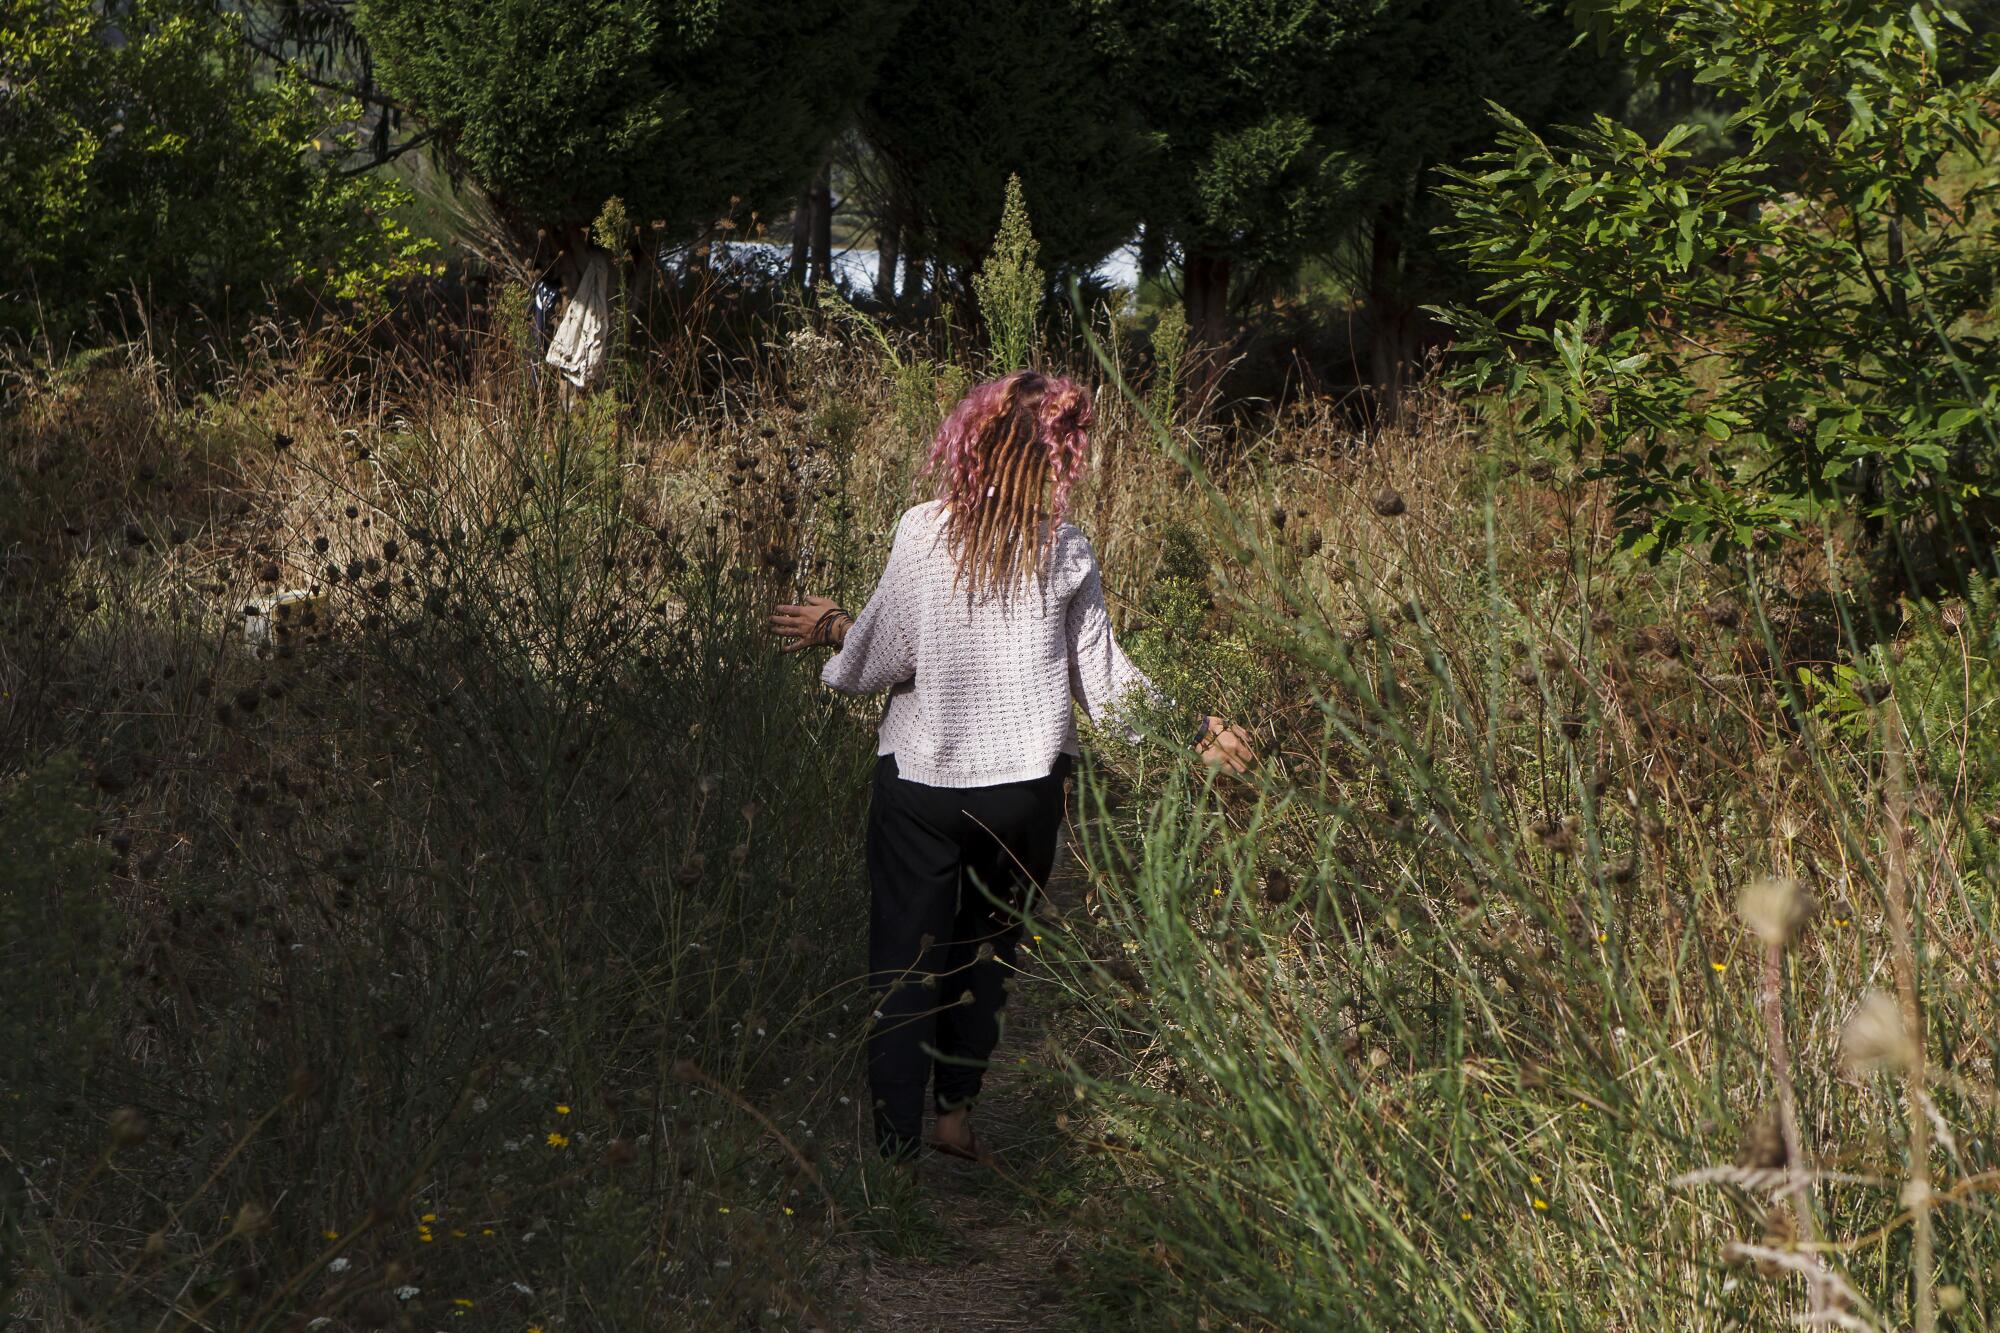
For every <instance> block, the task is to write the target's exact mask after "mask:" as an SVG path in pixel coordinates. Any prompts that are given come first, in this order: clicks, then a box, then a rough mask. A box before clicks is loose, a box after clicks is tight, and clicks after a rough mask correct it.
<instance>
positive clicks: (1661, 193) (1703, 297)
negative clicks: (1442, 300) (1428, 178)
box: [1446, 0, 2000, 577]
mask: <svg viewBox="0 0 2000 1333" xmlns="http://www.w3.org/2000/svg"><path fill="white" fill-rule="evenodd" d="M1582 8H1583V11H1584V14H1585V17H1586V18H1587V20H1588V21H1589V23H1590V25H1591V26H1592V27H1593V28H1594V29H1595V30H1596V31H1597V32H1598V34H1599V37H1600V40H1603V41H1616V42H1617V43H1619V44H1620V45H1621V46H1622V47H1623V48H1624V49H1625V51H1626V52H1627V53H1628V54H1629V55H1630V56H1631V57H1632V58H1633V59H1634V60H1635V61H1637V62H1638V63H1639V64H1640V65H1641V66H1642V67H1643V68H1644V69H1645V70H1647V71H1649V72H1651V73H1653V74H1655V75H1657V76H1660V77H1677V78H1693V79H1695V80H1697V81H1698V82H1701V83H1703V84H1705V85H1707V86H1708V88H1709V90H1710V92H1711V93H1712V94H1713V95H1714V96H1715V97H1716V98H1717V99H1719V100H1720V101H1721V102H1723V103H1724V104H1726V105H1728V106H1729V107H1731V108H1732V115H1731V118H1730V120H1729V122H1728V125H1727V127H1726V128H1727V138H1728V144H1729V147H1728V148H1727V150H1726V151H1723V152H1721V153H1720V154H1716V155H1710V154H1704V155H1702V156H1700V157H1697V156H1696V155H1695V153H1694V152H1693V151H1692V149H1691V148H1690V146H1689V141H1690V136H1692V135H1693V134H1694V133H1695V128H1696V127H1694V126H1692V125H1682V126H1678V127H1676V128H1674V129H1672V130H1670V131H1669V132H1668V133H1667V134H1666V135H1665V136H1664V137H1662V138H1661V139H1660V141H1659V142H1657V143H1649V142H1647V141H1646V140H1645V139H1643V138H1642V137H1641V136H1640V135H1638V134H1637V133H1636V132H1634V131H1633V130H1630V129H1628V128H1626V127H1624V126H1622V125H1619V124H1617V123H1615V122H1613V121H1611V120H1609V119H1607V118H1603V117H1600V118H1598V119H1597V120H1595V121H1593V122H1591V123H1590V124H1588V125H1586V126H1583V127H1580V128H1576V129H1573V130H1569V131H1566V132H1565V133H1564V134H1563V135H1562V136H1561V138H1560V139H1558V140H1556V141H1553V142H1551V141H1548V140H1545V139H1543V138H1542V137H1541V136H1539V135H1537V134H1535V133H1534V132H1532V131H1531V130H1530V129H1529V128H1528V127H1527V126H1526V125H1524V124H1522V123H1521V122H1520V121H1519V120H1516V119H1514V118H1512V117H1511V116H1508V115H1507V114H1506V113H1504V112H1501V113H1499V117H1500V143H1499V145H1498V147H1497V148H1495V149H1494V150H1493V151H1492V152H1490V153H1487V154H1484V155H1482V156H1481V157H1479V158H1477V159H1475V160H1474V161H1473V163H1472V164H1471V165H1470V166H1468V167H1467V168H1466V169H1465V170H1464V171H1462V172H1454V173H1450V174H1451V176H1452V179H1453V181H1454V184H1452V185H1451V186H1450V187H1449V188H1448V189H1447V191H1446V193H1447V194H1448V195H1449V197H1450V198H1451V200H1452V202H1453V204H1454V206H1455V210H1456V215H1457V216H1456V222H1455V224H1454V226H1455V232H1456V237H1457V245H1458V249H1459V252H1460V253H1461V254H1462V255H1463V256H1464V258H1465V260H1466V262H1467V263H1469V264H1470V265H1471V266H1472V267H1473V269H1474V270H1475V271H1476V272H1478V273H1479V274H1481V275H1483V276H1484V278H1485V279H1486V282H1487V284H1488V285H1487V289H1486V304H1485V305H1483V306H1482V307H1480V308H1479V309H1477V310H1473V309H1459V310H1455V311H1452V312H1450V314H1449V318H1450V319H1451V320H1452V321H1453V322H1454V323H1455V324H1456V325H1457V327H1458V328H1459V330H1460V331H1461V333H1462V334H1463V336H1464V346H1465V348H1466V350H1468V351H1469V352H1471V353H1472V354H1473V357H1474V361H1473V365H1472V368H1471V369H1470V371H1469V372H1468V380H1469V381H1470V382H1472V383H1474V384H1477V385H1480V386H1482V387H1486V388H1492V389H1497V390H1502V391H1504V392H1505V393H1506V394H1507V396H1508V397H1509V398H1510V399H1513V400H1516V401H1518V403H1519V404H1520V417H1519V420H1520V424H1521V426H1522V427H1523V428H1524V429H1525V431H1526V432H1527V434H1528V435H1529V437H1530V438H1531V439H1533V440H1535V441H1536V442H1538V443H1539V444H1540V445H1541V446H1543V447H1544V448H1545V449H1547V450H1549V451H1551V452H1553V453H1555V454H1556V455H1559V456H1574V457H1575V458H1576V459H1577V460H1578V461H1579V462H1580V463H1581V465H1582V467H1583V469H1584V474H1585V475H1586V476H1591V477H1602V478H1605V479H1607V480H1608V481H1609V482H1610V483H1611V484H1612V486H1613V488H1614V493H1615V497H1616V498H1615V505H1616V509H1617V512H1618V514H1619V516H1620V520H1621V522H1622V524H1623V526H1624V531H1625V538H1626V541H1627V543H1628V544H1629V545H1630V546H1631V547H1632V548H1633V549H1635V550H1639V551H1645V552H1660V551H1665V550H1668V549H1671V548H1673V547H1675V546H1677V545H1679V544H1681V543H1683V542H1693V543H1702V544H1708V545H1712V546H1713V547H1715V548H1717V549H1718V550H1720V549H1728V548H1736V549H1743V548H1751V547H1763V546H1768V545H1770V544H1771V543H1773V542H1775V541H1778V540H1781V539H1783V538H1785V537H1788V536H1792V537H1796V536H1798V535H1800V533H1801V532H1802V530H1803V529H1804V528H1805V527H1806V526H1808V525H1812V524H1818V523H1821V522H1823V521H1825V520H1826V519H1828V518H1830V517H1837V516H1840V515H1853V516H1856V517H1858V518H1859V519H1860V520H1861V522H1862V523H1863V524H1864V525H1865V527H1866V529H1867V531H1868V532H1869V534H1871V536H1872V537H1873V538H1874V539H1875V540H1874V543H1873V544H1875V545H1877V546H1880V547H1885V548H1887V549H1886V552H1885V553H1887V554H1891V555H1894V554H1897V548H1898V546H1899V544H1900V543H1901V542H1903V541H1906V540H1910V539H1922V540H1921V542H1920V545H1921V546H1929V547H1931V548H1932V549H1931V550H1930V551H1928V552H1925V553H1924V554H1925V555H1926V556H1927V559H1926V560H1925V561H1924V562H1923V563H1926V564H1928V563H1929V558H1935V557H1937V556H1938V555H1940V554H1941V555H1943V556H1944V557H1946V558H1950V557H1952V556H1954V555H1955V556H1956V557H1958V558H1960V559H1963V558H1965V557H1968V556H1970V557H1973V559H1974V563H1975V564H1976V563H1979V560H1978V556H1979V553H1981V552H1983V551H1984V550H1985V548H1986V546H1987V545H1988V544H1990V542H1991V538H1992V534H1993V532H1994V531H1995V527H1996V520H2000V482H1996V480H1995V479H1996V478H2000V466H1996V463H2000V436H1996V433H1995V401H1994V399H1993V396H1992V394H1993V389H1992V386H1993V385H1994V384H1995V383H2000V343H1996V342H1995V340H1994V339H1993V338H1992V336H1991V334H1990V328H1989V320H1988V318H1987V312H1988V310H1989V307H1990V305H1991V302H1992V299H1993V292H1994V276H1993V264H1992V259H1991V245H1990V243H1989V231H1990V225H1991V223H1990V212H1991V204H1992V199H1993V188H1994V185H1995V183H1996V181H1995V176H1994V170H1993V153H1992V150H1993V144H1994V142H1995V137H1994V125H1993V122H1992V120H1991V118H1990V115H1989V108H1990V106H1991V103H1992V99H1993V95H1994V93H1995V91H1996V88H2000V83H1996V78H2000V75H1996V74H1995V73H1994V72H1993V70H1994V61H1993V59H1992V46H1991V42H1990V39H1989V38H1988V37H1987V36H1985V35H1983V32H1982V31H1981V30H1975V29H1974V28H1973V27H1971V26H1970V25H1969V24H1968V23H1967V21H1966V20H1965V19H1964V18H1963V17H1962V16H1961V15H1960V14H1959V12H1958V11H1957V10H1955V9H1953V8H1951V7H1950V6H1948V5H1944V4H1938V3H1933V2H1932V0H1922V2H1921V3H1918V4H1916V5H1904V4H1900V3H1866V4H1850V5H1844V6H1840V7H1838V8H1837V9H1836V10H1835V11H1831V12H1829V11H1827V10H1826V9H1825V8H1824V7H1816V6H1810V5H1785V4H1770V5H1720V6H1717V5H1706V4H1694V3H1671V4H1664V5H1662V4H1655V3H1651V2H1650V0H1595V2H1594V3H1592V4H1589V5H1586V6H1583V7H1582ZM1891 538H1894V539H1893V540H1892V539H1891ZM1914 572H1915V573H1917V574H1918V575H1919V576H1920V577H1921V576H1922V575H1923V574H1924V572H1925V571H1924V570H1923V569H1921V568H1919V569H1918V570H1916V571H1914Z"/></svg>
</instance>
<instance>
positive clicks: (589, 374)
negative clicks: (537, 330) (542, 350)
mask: <svg viewBox="0 0 2000 1333" xmlns="http://www.w3.org/2000/svg"><path fill="white" fill-rule="evenodd" d="M610 287H611V257H610V256H609V255H607V254H605V253H604V251H602V250H593V251H591V253H590V255H589V256H588V257H587V258H586V259H585V260H584V261H583V274H582V276H581V277H579V278H578V279H577V283H576V290H575V291H574V292H572V293H571V294H570V298H569V304H568V305H567V306H566V307H564V309H563V313H562V319H561V321H560V322H559V323H557V325H556V335H555V337H553V338H551V339H550V340H549V354H548V356H547V357H546V358H545V359H546V360H547V361H548V363H549V364H550V365H552V366H554V367H555V368H556V369H557V370H559V371H561V372H562V376H563V378H564V379H566V380H568V381H569V382H570V383H571V384H574V385H575V386H576V387H577V388H579V389H581V388H583V387H584V386H585V385H587V384H589V383H590V381H591V380H593V379H595V378H597V373H598V372H599V371H600V370H602V369H603V368H604V355H605V351H606V345H607V342H608V334H609V330H610V328H611V309H610V303H609V298H608V295H607V294H608V292H609V290H610Z"/></svg>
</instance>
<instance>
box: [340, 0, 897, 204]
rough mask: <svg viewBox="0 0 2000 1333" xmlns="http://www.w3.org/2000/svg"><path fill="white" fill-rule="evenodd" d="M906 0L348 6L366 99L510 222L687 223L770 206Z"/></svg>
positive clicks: (402, 1)
mask: <svg viewBox="0 0 2000 1333" xmlns="http://www.w3.org/2000/svg"><path fill="white" fill-rule="evenodd" d="M907 7H908V0H584V2H582V3H579V2H578V0H499V3H490V2H489V0H362V4H361V9H360V13H359V25H360V28H361V31H362V33H363V34H364V36H365V37H366V38H367V40H368V42H369V45H370V48H371V50H372V51H373V53H374V56H375V59H376V60H377V62H378V65H379V70H380V77H381V81H382V83H383V86H384V87H386V88H387V89H389V90H390V92H391V93H392V94H393V95H394V96H395V97H396V98H397V99H398V100H399V101H400V102H402V103H403V104H404V105H406V106H407V107H409V108H410V109H411V110H412V111H414V112H415V113H416V114H417V115H418V116H419V117H421V118H422V119H423V120H424V121H425V122H426V123H428V124H429V125H431V126H433V127H434V128H435V129H436V130H437V131H438V132H439V134H440V135H441V137H442V139H443V142H444V143H445V145H446V146H447V147H448V149H449V150H450V152H451V154H452V156H453V158H454V159H455V160H456V162H458V163H459V164H460V165H461V166H462V167H463V168H464V169H465V170H466V171H467V172H468V173H469V174H470V175H471V176H472V177H473V179H474V180H475V181H476V182H477V183H478V184H479V185H480V186H481V187H483V188H484V189H485V190H487V191H488V192H489V193H490V194H491V195H492V196H493V198H494V199H495V201H496V202H497V203H498V204H499V205H500V207H501V208H502V210H503V211H504V212H505V213H506V214H507V215H508V216H509V218H510V220H512V221H516V222H519V223H523V224H528V225H535V224H550V223H565V222H570V223H573V222H580V221H587V220H589V219H590V218H592V217H594V216H595V215H596V212H597V210H598V207H599V206H600V205H601V204H602V203H603V202H604V200H605V199H606V198H608V197H610V196H612V195H617V196H619V197H621V198H622V199H624V201H625V203H626V206H627V207H628V208H629V209H630V210H631V212H632V213H633V214H634V215H635V216H636V217H639V218H642V219H647V220H663V221H665V222H667V223H668V225H669V226H670V227H673V228H676V229H684V228H687V227H690V226H700V225H703V224H706V223H708V222H710V221H713V220H714V219H717V218H720V217H723V216H726V215H732V214H735V215H740V214H743V213H746V212H748V211H750V210H764V211H769V210H770V209H772V208H773V207H774V206H781V205H786V204H788V203H789V201H790V199H791V197H792V196H793V195H794V194H795V193H796V192H797V190H798V188H799V186H800V184H801V183H802V182H803V181H805V180H806V179H807V178H809V177H810V176H811V175H812V172H813V170H814V168H815V166H816V165H817V163H818V161H819V159H820V157H821V156H822V154H823V153H824V152H825V151H826V148H827V145H828V143H829V142H830V141H831V140H832V138H833V136H834V135H835V134H836V133H837V132H838V130H839V128H840V126H841V124H842V123H843V121H844V120H845V119H846V118H847V117H848V116H849V115H851V114H852V111H853V108H854V106H855V104H856V103H857V102H858V101H859V99H860V98H861V96H862V95H863V94H864V93H865V92H866V90H867V85H868V78H869V75H870V73H871V72H872V70H873V68H874V51H873V46H874V44H875V43H876V41H877V39H878V38H879V34H880V33H881V31H882V30H883V29H884V28H885V27H887V26H893V25H894V24H895V23H896V22H897V20H899V19H900V18H901V16H902V14H903V12H904V11H905V10H906V9H907Z"/></svg>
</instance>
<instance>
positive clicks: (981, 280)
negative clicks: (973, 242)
mask: <svg viewBox="0 0 2000 1333" xmlns="http://www.w3.org/2000/svg"><path fill="white" fill-rule="evenodd" d="M1038 249H1040V247H1039V246H1038V245H1037V244H1036V243H1035V237H1034V234H1033V233H1032V232H1030V231H1029V230H1028V206H1027V204H1026V203H1024V202H1023V201H1022V199H1021V178H1020V177H1019V176H1009V177H1008V178H1007V203H1006V206H1005V207H1004V208H1003V209H1002V210H1001V213H1000V232H999V235H997V236H996V237H994V240H993V248H992V250H990V251H989V252H988V253H987V256H986V262H985V263H984V264H982V265H981V266H980V269H979V272H978V273H977V274H975V275H974V276H973V279H972V289H973V291H974V292H975V293H976V294H977V295H978V297H979V314H980V317H981V318H982V319H984V320H985V321H986V340H987V346H988V349H989V351H990V353H991V355H992V358H993V365H994V367H995V368H996V369H997V370H999V372H1000V373H1002V374H1006V373H1007V372H1009V371H1014V370H1020V369H1022V368H1024V367H1025V366H1027V364H1028V362H1029V359H1030V358H1031V357H1032V356H1033V355H1034V350H1035V323H1036V319H1037V317H1038V316H1039V314H1040V312H1041V308H1042V288H1043V275H1042V270H1041V269H1040V268H1039V267H1037V266H1036V264H1035V252H1036V251H1037V250H1038Z"/></svg>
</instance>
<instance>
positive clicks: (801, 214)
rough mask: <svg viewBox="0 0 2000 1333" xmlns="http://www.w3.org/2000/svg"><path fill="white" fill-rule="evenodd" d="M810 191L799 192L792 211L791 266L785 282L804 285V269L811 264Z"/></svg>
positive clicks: (786, 273)
mask: <svg viewBox="0 0 2000 1333" xmlns="http://www.w3.org/2000/svg"><path fill="white" fill-rule="evenodd" d="M812 202H813V196H812V189H811V187H807V188H806V189H804V190H801V191H800V192H799V202H798V206H797V207H795V208H794V209H792V264H791V267H790V268H788V269H786V270H785V281H787V282H790V283H795V284H797V285H798V286H800V287H803V286H805V285H806V267H807V265H809V264H810V263H811V262H812Z"/></svg>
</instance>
